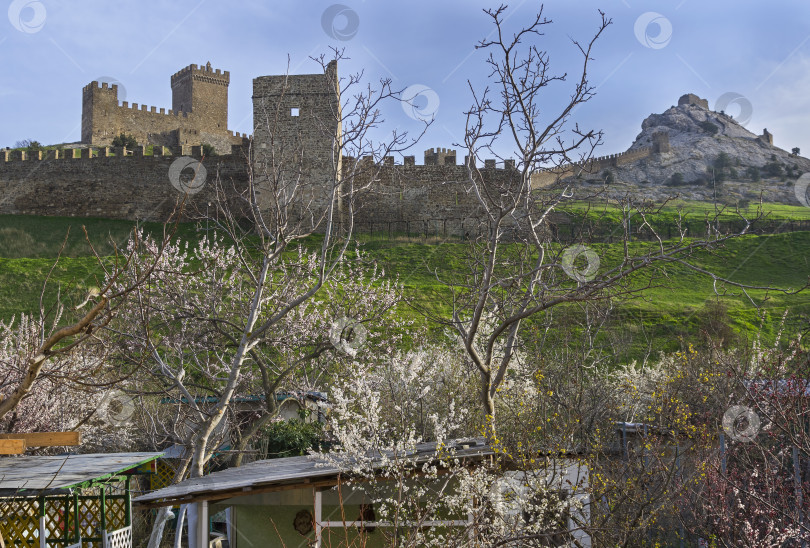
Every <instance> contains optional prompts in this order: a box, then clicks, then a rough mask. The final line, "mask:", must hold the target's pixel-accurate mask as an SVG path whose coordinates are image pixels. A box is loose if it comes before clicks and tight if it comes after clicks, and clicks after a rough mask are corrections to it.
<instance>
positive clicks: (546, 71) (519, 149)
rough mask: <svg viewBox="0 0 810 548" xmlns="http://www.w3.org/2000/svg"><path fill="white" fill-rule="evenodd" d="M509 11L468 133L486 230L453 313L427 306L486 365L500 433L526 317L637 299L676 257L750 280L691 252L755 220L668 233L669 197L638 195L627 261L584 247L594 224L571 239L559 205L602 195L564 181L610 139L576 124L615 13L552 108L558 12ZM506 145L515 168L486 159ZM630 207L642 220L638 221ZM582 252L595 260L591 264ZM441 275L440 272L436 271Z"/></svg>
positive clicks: (495, 18)
mask: <svg viewBox="0 0 810 548" xmlns="http://www.w3.org/2000/svg"><path fill="white" fill-rule="evenodd" d="M506 9H507V7H506V6H505V5H502V6H500V7H499V8H497V9H490V10H485V13H486V14H487V16H488V17H489V18H491V20H492V23H493V25H494V27H495V32H493V35H494V36H495V37H494V38H492V39H491V40H490V39H487V40H484V41H482V42H480V43H479V45H478V48H479V49H482V50H486V51H489V52H490V55H489V57H488V60H487V62H488V64H489V66H490V68H491V79H492V84H491V85H492V88H490V87H487V88H485V89H484V90H483V91H477V90H476V89H475V87H474V86H473V84H472V83H470V89H471V90H472V94H473V105H472V107H471V108H470V110H469V111H468V112H467V126H466V134H465V141H464V143H463V146H464V148H466V149H467V150H468V151H469V154H468V162H467V173H468V178H467V181H466V184H467V188H468V192H470V193H471V194H473V195H474V196H475V197H476V198H477V200H478V203H479V204H480V206H481V209H482V210H483V212H484V216H483V217H484V218H483V221H482V223H481V230H480V232H479V237H478V238H477V239H475V240H474V241H472V242H471V243H470V246H469V249H468V254H467V270H466V272H465V275H464V276H459V275H458V273H454V275H453V277H452V278H451V279H448V280H442V281H445V283H446V285H447V286H448V287H449V289H450V294H451V296H450V297H449V298H448V299H447V305H448V307H449V308H450V309H451V311H452V312H451V313H450V314H449V315H447V316H437V315H435V314H431V313H430V312H426V313H427V314H428V315H429V316H430V317H431V318H433V319H434V320H436V321H438V322H440V323H443V324H444V325H447V326H449V327H451V328H452V329H453V330H454V331H455V332H456V333H457V334H458V336H459V340H460V344H461V346H462V347H463V349H464V351H465V352H466V354H467V355H468V356H469V357H470V359H471V360H472V361H473V363H474V364H475V365H476V367H477V370H478V374H479V377H480V398H481V405H482V409H483V412H484V414H485V415H486V416H487V417H489V418H488V420H489V421H490V422H491V428H492V433H493V435H495V432H496V428H495V416H496V407H497V406H496V394H497V392H498V389H499V388H500V387H501V386H502V385H503V383H504V381H505V380H506V377H507V373H508V371H509V369H510V365H511V364H512V362H513V360H514V358H515V355H516V351H518V350H519V348H520V345H521V344H522V343H521V329H522V328H523V326H524V324H525V322H526V320H528V319H530V318H538V319H541V318H543V317H545V316H547V315H548V314H549V313H550V312H551V311H552V310H553V309H554V308H555V307H558V306H560V305H566V304H569V303H585V304H587V305H591V304H598V303H609V302H610V301H611V300H613V299H617V298H620V297H621V298H633V297H637V296H639V295H641V294H642V293H643V291H644V289H646V288H649V287H651V286H653V285H657V284H660V283H664V282H665V280H666V276H667V271H666V269H665V266H666V265H673V264H674V265H679V266H680V267H686V268H690V269H693V270H695V271H697V272H700V273H702V274H704V275H706V276H709V277H711V278H712V279H713V280H714V281H715V283H716V284H717V285H718V286H724V287H732V288H741V287H743V286H742V285H741V284H736V283H734V282H732V281H730V280H725V279H722V278H720V277H719V276H716V275H714V274H713V273H711V272H707V271H705V270H704V269H701V268H700V267H698V266H696V265H695V264H693V263H692V262H690V257H692V256H693V255H695V254H696V253H698V252H701V251H704V250H708V251H711V250H714V249H716V248H718V247H719V246H721V245H722V243H723V242H724V241H726V240H728V239H729V238H733V237H735V236H737V235H740V234H744V233H746V232H747V231H748V230H749V228H750V226H751V224H752V223H753V222H755V221H756V219H746V218H742V221H743V223H742V225H743V227H742V228H741V230H739V231H737V232H735V233H729V234H721V233H719V231H717V230H714V228H713V227H716V226H717V223H716V220H717V219H718V218H719V215H720V214H721V213H723V212H722V211H721V210H716V211H715V213H714V216H713V217H711V218H709V219H707V224H708V226H710V227H712V228H713V233H712V235H711V237H709V238H706V239H699V240H697V239H696V240H689V239H687V238H686V236H687V234H686V230H685V229H684V228H683V227H682V226H681V225H680V224H679V225H678V226H677V227H676V232H677V237H676V238H675V239H672V240H665V239H664V238H663V237H661V236H660V235H659V234H658V233H657V232H656V230H655V227H654V226H653V224H652V223H651V220H652V218H653V217H654V215H655V213H656V212H657V211H658V209H659V207H660V206H655V205H653V204H650V203H639V202H638V201H637V200H635V199H634V198H633V197H632V196H628V197H626V199H624V200H623V201H621V202H620V203H619V204H618V205H617V207H618V208H619V209H620V211H621V212H622V215H623V224H622V225H623V229H622V233H621V234H620V235H619V239H620V240H621V241H623V246H622V250H623V253H622V256H621V257H620V259H619V260H618V261H613V262H611V263H610V264H608V263H607V261H604V262H602V261H600V258H599V256H598V254H597V253H596V251H594V250H593V249H591V248H590V247H588V246H587V245H586V244H590V243H591V241H590V235H589V234H588V233H587V231H581V232H580V233H579V234H578V235H576V236H575V238H574V242H572V245H569V246H567V247H566V246H564V245H562V244H561V242H560V241H559V239H558V238H556V237H555V234H554V230H553V226H552V225H553V223H552V218H553V214H554V213H555V211H556V210H557V209H559V208H560V206H561V205H562V204H563V203H564V202H565V201H566V200H569V199H571V198H572V197H575V196H576V198H577V199H580V200H583V199H584V200H588V199H595V198H599V194H598V193H597V194H595V193H593V192H586V193H584V194H582V193H579V194H577V192H578V189H576V188H575V186H574V185H575V183H574V182H570V181H567V180H562V179H563V177H564V176H565V175H566V174H570V173H571V171H570V169H569V168H568V167H564V168H563V169H559V168H560V166H568V164H570V163H571V161H572V159H576V160H581V161H582V163H581V164H577V165H578V166H580V167H579V168H578V169H586V168H587V165H588V163H587V159H588V158H589V157H590V155H591V153H592V151H593V150H594V148H595V147H596V146H598V145H599V144H600V143H601V140H602V133H601V131H595V130H585V129H583V128H581V127H580V126H579V125H578V124H576V123H573V124H572V117H573V114H574V112H575V110H576V109H577V108H578V107H579V106H581V105H583V104H585V103H587V102H588V101H590V100H591V99H592V98H593V97H594V94H595V91H596V90H595V87H594V86H593V85H592V84H591V83H590V81H589V78H588V71H589V66H590V62H591V60H592V55H593V51H594V47H595V44H596V42H597V40H598V39H599V38H600V37H601V36H602V34H603V33H604V32H605V31H606V30H607V29H608V27H609V26H610V24H611V20H610V19H608V18H607V17H606V16H605V14H604V13H602V12H601V11H599V19H598V24H597V28H596V31H595V32H594V33H593V35H592V37H591V38H590V40H589V41H587V42H580V41H577V40H573V46H574V47H575V48H576V50H577V51H578V52H579V53H580V55H581V62H580V65H579V69H578V71H577V73H576V75H575V77H574V79H573V81H572V83H571V90H570V95H569V99H568V100H567V101H564V102H563V103H562V104H560V105H556V106H555V107H553V108H552V107H550V106H549V103H548V101H547V100H546V98H545V93H546V92H547V88H550V87H551V86H564V85H566V84H567V82H568V81H569V78H568V75H567V73H563V74H556V73H554V72H553V71H552V67H551V60H550V56H549V53H548V52H546V51H544V50H543V49H542V47H541V45H540V40H541V39H542V37H543V30H544V28H545V27H546V26H548V25H550V24H551V20H549V19H547V18H545V16H544V12H543V8H542V6H541V8H540V10H539V12H538V13H537V15H536V17H535V18H534V19H533V20H532V21H531V23H530V24H529V25H527V26H525V27H522V28H520V29H519V30H518V31H517V32H515V33H514V34H509V32H508V31H507V29H506V26H505V20H506V17H505V13H506ZM460 146H461V145H460ZM504 149H511V150H513V151H514V154H515V156H516V158H517V161H516V163H515V165H514V168H511V167H510V166H506V167H505V169H503V170H496V171H492V170H486V169H484V170H482V169H479V167H478V166H480V165H481V164H482V163H483V162H482V161H481V158H482V157H484V155H486V156H492V155H495V156H498V153H499V151H502V150H504ZM548 169H551V170H552V173H557V174H558V175H559V177H558V181H557V183H556V184H553V185H550V186H544V187H543V188H538V187H537V186H535V185H534V184H533V180H534V176H535V175H536V174H537V173H538V172H539V171H541V170H548ZM555 170H556V171H555ZM631 216H634V217H635V218H636V219H637V220H636V221H635V222H634V225H633V226H632V227H631V224H630V223H629V219H630V217H631ZM741 217H742V216H741ZM633 231H635V232H639V231H647V232H648V233H649V234H648V238H647V239H648V240H649V244H648V245H647V246H646V248H643V249H639V248H638V247H636V248H631V247H630V245H629V240H630V238H631V234H632V232H633ZM583 259H585V260H586V261H587V263H588V264H587V265H585V266H583V265H582V263H583V262H584V261H583ZM437 276H438V277H440V278H441V275H440V274H439V273H438V272H437ZM600 306H603V307H604V308H609V307H610V305H609V304H605V305H600Z"/></svg>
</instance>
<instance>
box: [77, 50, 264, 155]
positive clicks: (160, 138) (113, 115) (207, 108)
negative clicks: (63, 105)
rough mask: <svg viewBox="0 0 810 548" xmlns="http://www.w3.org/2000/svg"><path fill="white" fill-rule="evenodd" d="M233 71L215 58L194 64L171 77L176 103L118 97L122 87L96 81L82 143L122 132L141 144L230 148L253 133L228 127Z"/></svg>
mask: <svg viewBox="0 0 810 548" xmlns="http://www.w3.org/2000/svg"><path fill="white" fill-rule="evenodd" d="M229 84H230V74H229V73H228V71H224V72H222V71H221V70H220V69H216V70H214V69H212V68H211V63H208V64H207V65H205V66H200V67H198V66H197V65H189V66H187V67H186V68H184V69H182V70H180V71H179V72H177V73H175V74H174V75H172V77H171V86H172V108H171V109H169V111H168V112H167V111H166V109H165V108H160V109H158V108H157V107H153V106H147V105H138V103H133V104H131V105H130V104H129V103H128V102H127V101H124V102H123V103H120V104H119V102H118V86H117V85H115V84H113V85H112V86H110V85H109V84H107V83H102V84H99V83H98V82H96V81H93V82H90V83H89V84H87V85H86V86H85V87H84V89H83V90H82V143H84V144H87V145H101V146H103V145H110V144H112V140H113V138H115V137H116V136H118V135H120V134H121V133H126V134H131V135H133V136H134V137H135V138H136V139H137V140H138V143H139V144H146V145H160V146H179V145H201V144H203V143H205V144H210V145H212V146H213V147H214V148H215V149H216V150H217V152H220V153H227V152H229V151H230V149H231V146H232V145H241V144H243V141H244V139H246V138H247V137H248V136H247V135H241V134H239V133H234V132H232V131H229V130H228V85H229Z"/></svg>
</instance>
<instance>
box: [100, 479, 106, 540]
mask: <svg viewBox="0 0 810 548" xmlns="http://www.w3.org/2000/svg"><path fill="white" fill-rule="evenodd" d="M99 491H100V492H101V536H102V537H103V536H104V532H105V531H106V530H107V493H106V491H105V489H104V486H103V485H102V486H101V487H99Z"/></svg>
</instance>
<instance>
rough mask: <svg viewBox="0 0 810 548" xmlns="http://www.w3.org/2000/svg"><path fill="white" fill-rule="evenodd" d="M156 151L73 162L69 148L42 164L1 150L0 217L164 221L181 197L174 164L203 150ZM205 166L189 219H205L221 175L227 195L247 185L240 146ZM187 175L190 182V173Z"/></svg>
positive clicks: (101, 154)
mask: <svg viewBox="0 0 810 548" xmlns="http://www.w3.org/2000/svg"><path fill="white" fill-rule="evenodd" d="M155 149H156V152H157V153H158V154H156V155H153V156H144V155H143V147H139V148H138V149H136V150H135V151H134V152H135V155H133V156H125V155H123V154H121V152H123V150H122V149H117V151H116V152H118V155H116V156H106V157H105V155H107V154H111V153H112V152H113V151H112V150H109V149H105V148H102V149H98V150H94V149H91V148H85V149H80V150H78V151H76V157H75V158H73V157H71V156H72V155H73V152H74V151H73V150H72V149H68V150H66V151H65V154H64V156H63V157H56V154H55V152H54V151H48V152H49V154H48V155H43V156H45V157H44V158H43V159H38V157H39V156H41V155H42V153H37V154H34V155H28V157H26V154H25V153H20V152H16V151H12V152H11V153H9V152H8V151H0V214H13V215H47V216H67V217H103V218H109V219H126V220H146V221H156V222H163V221H166V220H167V219H168V218H169V217H170V215H171V213H172V211H173V210H174V208H175V206H176V205H177V203H178V201H179V200H182V198H183V193H181V192H180V191H179V190H178V189H177V188H176V187H175V186H174V185H173V184H172V181H171V179H170V169H171V166H172V163H173V162H174V161H175V160H177V159H178V158H179V156H180V153H185V155H188V156H189V157H192V158H196V159H197V160H198V161H199V160H200V159H201V154H200V152H201V151H200V147H193V148H192V147H185V148H184V149H183V150H179V149H178V150H176V151H175V152H177V153H178V154H177V155H174V156H172V155H160V152H162V151H160V150H159V147H155ZM166 152H168V151H166ZM91 154H94V155H95V157H91ZM202 163H203V166H204V167H205V168H206V171H207V174H208V175H207V178H206V181H205V184H204V186H203V188H202V189H201V190H200V191H199V192H197V193H195V194H189V198H188V199H187V202H186V208H185V211H186V218H195V217H198V216H202V215H204V214H205V213H206V208H207V204H208V203H209V202H213V201H214V200H215V199H216V194H215V191H214V189H215V186H216V185H215V184H214V182H215V180H216V176H217V173H219V175H220V178H221V180H222V182H223V188H225V189H226V190H228V191H230V189H232V188H234V185H235V186H236V188H244V187H245V186H246V184H247V170H246V165H247V161H246V159H245V157H244V153H243V152H242V149H241V148H239V147H235V150H234V153H233V154H231V155H226V156H215V157H212V158H206V159H205V160H203V161H202ZM183 175H184V177H189V178H190V177H191V176H192V171H191V168H187V170H186V171H184V172H183ZM234 198H235V194H234ZM233 203H234V204H236V200H235V199H234V200H233ZM212 211H213V210H212Z"/></svg>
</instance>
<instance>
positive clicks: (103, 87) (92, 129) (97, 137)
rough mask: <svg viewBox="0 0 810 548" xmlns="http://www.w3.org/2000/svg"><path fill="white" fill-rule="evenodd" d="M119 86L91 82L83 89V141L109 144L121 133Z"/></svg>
mask: <svg viewBox="0 0 810 548" xmlns="http://www.w3.org/2000/svg"><path fill="white" fill-rule="evenodd" d="M118 113H119V109H118V86H117V85H116V84H113V85H112V86H109V85H108V84H107V83H106V82H104V83H101V84H99V83H98V82H90V83H89V84H87V85H86V86H84V89H82V142H83V143H88V144H96V143H104V144H108V143H110V142H111V141H112V139H113V138H114V137H115V136H116V135H118V134H119V133H121V124H120V122H119V114H118Z"/></svg>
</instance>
